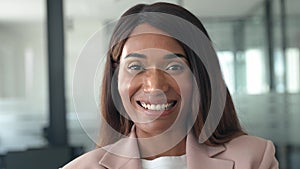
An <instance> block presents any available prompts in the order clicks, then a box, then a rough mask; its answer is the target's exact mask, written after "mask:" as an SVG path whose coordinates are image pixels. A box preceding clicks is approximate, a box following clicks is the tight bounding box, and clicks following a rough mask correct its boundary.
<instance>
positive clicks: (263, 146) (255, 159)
mask: <svg viewBox="0 0 300 169" xmlns="http://www.w3.org/2000/svg"><path fill="white" fill-rule="evenodd" d="M131 136H134V137H135V134H131ZM118 142H119V143H120V141H118ZM118 142H117V143H115V144H112V145H109V149H110V148H113V149H116V150H118V151H120V152H123V151H132V152H133V153H138V146H137V143H136V141H135V142H122V144H119V143H118ZM106 148H107V147H106ZM106 148H99V149H96V150H93V151H90V152H88V153H86V154H84V155H82V156H80V157H78V158H77V159H75V160H73V161H71V162H70V163H68V164H67V165H66V166H64V167H63V168H62V169H106V168H108V169H140V168H141V161H140V159H138V158H126V157H122V156H118V155H115V154H112V153H110V152H108V151H106V150H105V149H106ZM274 155H275V149H274V145H273V143H272V142H271V141H269V140H265V139H262V138H258V137H254V136H248V135H243V136H239V137H237V138H235V139H233V140H231V141H230V142H228V143H226V144H224V145H220V146H214V147H213V146H207V145H205V144H199V143H198V142H197V140H196V138H195V137H194V135H193V134H191V133H190V134H188V137H187V144H186V156H187V169H278V162H277V160H276V158H275V156H274Z"/></svg>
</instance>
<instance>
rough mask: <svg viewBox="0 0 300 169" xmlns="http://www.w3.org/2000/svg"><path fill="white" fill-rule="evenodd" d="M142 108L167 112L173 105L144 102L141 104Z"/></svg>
mask: <svg viewBox="0 0 300 169" xmlns="http://www.w3.org/2000/svg"><path fill="white" fill-rule="evenodd" d="M141 105H142V107H144V108H145V109H149V110H156V111H157V110H167V109H169V108H171V107H172V106H173V103H167V104H146V103H144V102H141Z"/></svg>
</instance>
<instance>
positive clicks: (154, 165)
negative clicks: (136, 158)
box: [142, 155, 186, 169]
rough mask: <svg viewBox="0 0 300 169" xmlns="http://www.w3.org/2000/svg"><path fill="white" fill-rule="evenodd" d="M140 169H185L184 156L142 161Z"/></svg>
mask: <svg viewBox="0 0 300 169" xmlns="http://www.w3.org/2000/svg"><path fill="white" fill-rule="evenodd" d="M142 169H186V155H182V156H163V157H158V158H156V159H154V160H145V159H142Z"/></svg>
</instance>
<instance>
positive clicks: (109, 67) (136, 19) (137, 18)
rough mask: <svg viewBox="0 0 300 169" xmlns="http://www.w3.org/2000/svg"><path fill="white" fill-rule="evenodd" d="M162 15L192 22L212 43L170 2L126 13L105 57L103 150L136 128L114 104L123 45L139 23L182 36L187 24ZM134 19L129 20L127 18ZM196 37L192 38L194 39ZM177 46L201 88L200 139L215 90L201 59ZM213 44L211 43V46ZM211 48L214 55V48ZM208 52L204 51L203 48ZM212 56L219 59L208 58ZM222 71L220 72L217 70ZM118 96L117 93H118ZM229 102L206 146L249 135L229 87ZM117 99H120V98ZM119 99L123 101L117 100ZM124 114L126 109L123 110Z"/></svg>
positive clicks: (198, 24)
mask: <svg viewBox="0 0 300 169" xmlns="http://www.w3.org/2000/svg"><path fill="white" fill-rule="evenodd" d="M149 13H158V15H157V16H158V17H153V16H152V17H151V15H150V14H149ZM159 13H164V14H169V15H172V16H176V17H180V18H182V19H184V20H186V21H188V22H190V23H192V24H193V25H194V26H195V27H196V28H197V29H199V30H201V32H202V33H203V34H204V35H205V36H206V38H207V39H208V40H209V41H210V37H209V35H208V33H207V31H206V30H205V28H204V26H203V25H202V23H201V22H200V20H199V19H198V18H197V17H196V16H194V15H193V14H192V13H191V12H189V11H188V10H186V9H184V8H183V7H181V6H178V5H175V4H170V3H163V2H160V3H154V4H150V5H147V4H138V5H136V6H134V7H132V8H130V9H129V10H127V11H126V12H125V13H124V14H123V15H122V16H121V18H120V19H119V21H118V22H117V24H116V26H115V29H114V31H113V34H112V37H111V40H110V43H109V50H108V52H107V56H106V64H105V70H104V76H103V81H102V89H101V97H100V98H101V103H100V108H101V109H100V110H101V113H102V118H103V119H102V120H104V121H106V124H105V123H103V122H102V124H101V128H100V137H99V139H100V140H99V142H98V144H97V146H98V147H103V146H106V145H108V144H111V143H114V142H116V141H117V140H119V139H120V138H121V137H122V135H128V134H129V133H130V131H131V128H132V126H133V124H134V123H133V121H131V120H129V118H125V117H124V116H123V115H121V113H120V112H119V110H118V109H117V108H116V107H123V106H122V105H115V104H122V103H121V102H118V103H116V102H113V98H112V97H113V96H112V89H117V84H112V82H113V75H114V73H115V72H117V71H118V64H119V60H120V56H121V53H122V49H123V47H124V44H125V42H126V40H127V39H128V37H129V36H130V34H131V33H132V31H133V30H134V28H135V27H137V26H138V25H140V24H143V23H148V24H150V25H151V26H154V27H156V28H158V29H160V30H162V31H164V32H166V33H167V34H169V35H171V36H172V35H174V34H177V35H178V34H180V33H181V32H180V31H182V29H180V27H184V26H185V25H177V24H178V23H176V22H174V21H166V20H163V19H161V18H160V17H159ZM131 15H132V16H133V15H134V16H133V17H127V16H131ZM191 38H193V37H191ZM178 43H179V44H180V45H181V46H182V48H183V49H184V51H185V53H186V56H187V60H188V62H189V65H190V69H191V72H192V73H193V75H194V77H195V80H196V83H197V85H198V86H199V87H198V88H199V93H200V97H201V99H200V104H199V112H198V115H197V117H196V121H195V123H194V124H193V127H192V131H193V132H194V134H195V136H196V137H197V138H198V137H199V135H200V132H201V129H202V127H203V125H204V123H205V120H206V119H207V116H208V112H209V109H210V106H211V98H212V91H211V90H212V89H211V84H210V79H209V75H208V72H207V69H206V68H205V65H204V64H203V62H202V61H201V60H200V58H199V57H198V56H197V55H196V53H195V52H194V51H193V50H192V49H191V48H190V47H188V46H187V45H186V44H184V43H183V42H181V41H178ZM210 45H211V44H210ZM211 48H212V50H213V52H214V53H215V50H214V49H213V47H212V45H211ZM203 50H205V49H203ZM209 57H216V55H214V56H209ZM216 68H217V69H220V66H219V65H217V66H216ZM216 72H221V71H216ZM218 77H220V78H219V79H217V82H220V83H224V80H223V78H222V75H219V76H218ZM116 93H118V92H116ZM225 93H226V102H225V107H224V111H223V114H222V117H221V120H220V122H219V124H218V126H217V128H216V129H215V131H214V132H213V134H212V135H211V136H210V137H209V138H208V140H207V141H206V142H205V144H207V145H219V144H224V143H226V142H228V141H230V140H232V139H233V138H235V137H237V136H240V135H243V134H246V133H245V132H244V131H243V130H242V128H241V125H240V123H239V120H238V118H237V114H236V110H235V107H234V104H233V101H232V98H231V95H230V93H229V91H228V89H227V87H226V91H225ZM117 97H120V96H119V95H117ZM118 99H120V98H118ZM122 111H124V109H123V110H122ZM107 124H108V125H109V126H110V127H112V128H113V129H114V130H116V131H117V133H118V134H116V133H113V132H111V129H110V128H109V127H108V125H107Z"/></svg>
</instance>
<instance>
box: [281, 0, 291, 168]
mask: <svg viewBox="0 0 300 169" xmlns="http://www.w3.org/2000/svg"><path fill="white" fill-rule="evenodd" d="M285 3H286V0H280V21H281V48H282V56H283V62H284V63H283V65H284V91H285V92H287V64H286V59H287V58H286V48H287V33H286V30H287V29H286V4H285ZM283 97H284V105H283V107H285V109H284V111H287V112H289V106H288V105H289V102H290V100H289V99H290V97H288V96H287V95H284V96H283ZM283 117H284V118H283V119H282V120H283V124H284V128H285V129H286V130H289V129H290V124H289V120H288V116H283ZM284 136H285V137H286V139H288V137H287V135H286V134H285V135H284ZM285 141H286V145H285V148H286V151H285V154H283V155H282V157H281V158H280V160H281V161H283V164H281V167H282V168H292V166H291V163H292V157H291V153H292V151H291V150H292V147H291V145H290V143H289V140H285Z"/></svg>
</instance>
